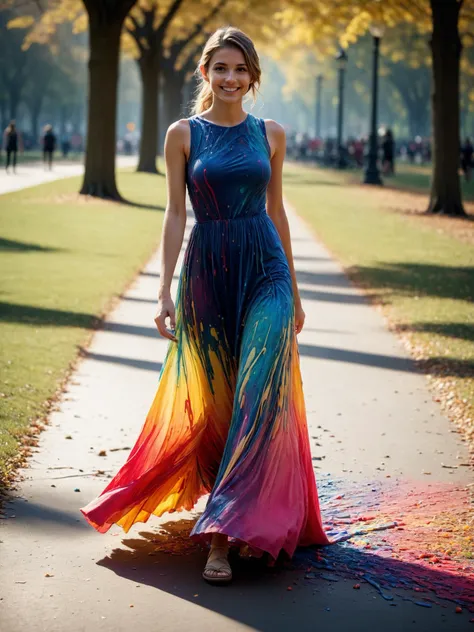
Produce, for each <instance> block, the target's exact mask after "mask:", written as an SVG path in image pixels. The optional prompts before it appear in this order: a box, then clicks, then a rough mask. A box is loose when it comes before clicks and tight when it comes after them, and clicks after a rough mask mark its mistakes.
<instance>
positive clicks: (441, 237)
mask: <svg viewBox="0 0 474 632" xmlns="http://www.w3.org/2000/svg"><path fill="white" fill-rule="evenodd" d="M346 182H347V175H345V174H338V173H337V172H333V171H327V170H320V169H315V168H306V167H302V166H296V165H294V164H290V165H286V168H285V173H284V191H285V196H286V198H287V199H288V201H289V202H290V203H291V205H292V206H293V207H294V208H295V209H296V211H297V212H298V214H299V215H300V216H301V217H302V218H303V219H305V220H306V221H307V223H308V224H309V225H310V226H311V228H312V229H313V230H314V233H315V234H316V235H317V236H318V237H319V238H320V239H321V241H322V242H323V243H324V244H325V245H326V246H327V247H328V248H329V250H330V251H332V253H333V254H334V255H335V256H336V257H337V258H338V259H339V260H340V261H341V263H342V264H343V265H344V266H345V268H346V269H347V270H348V272H349V274H350V275H351V276H352V278H354V279H356V280H357V281H359V282H360V283H361V284H362V285H363V286H365V287H367V288H368V289H369V290H371V292H373V293H375V295H376V296H377V297H378V299H379V301H381V302H384V303H385V304H386V310H387V312H386V313H387V315H388V316H389V318H390V319H391V321H392V322H393V323H394V324H396V325H397V326H398V328H399V329H400V330H402V331H404V332H406V333H407V335H408V337H409V339H410V341H411V343H412V344H413V345H414V346H415V347H416V348H417V349H418V350H419V349H421V350H422V352H421V354H419V355H421V358H422V359H423V361H424V368H425V370H426V371H427V372H430V373H432V374H435V375H437V376H440V377H441V376H444V377H452V378H453V380H454V382H455V389H456V392H457V394H458V396H459V398H460V399H461V400H462V399H466V400H467V406H470V407H471V408H472V409H474V309H473V300H474V248H473V246H472V243H462V242H461V241H459V240H457V239H456V238H455V237H454V236H450V235H449V234H447V233H446V232H444V233H441V232H440V231H439V230H438V228H439V227H435V226H431V225H430V224H429V222H426V221H423V222H420V221H416V220H414V219H413V218H411V219H408V218H407V217H405V216H403V215H401V214H398V213H394V212H390V211H388V210H384V209H382V207H381V199H382V198H381V196H380V193H379V191H374V190H372V189H370V188H367V187H359V186H351V187H348V186H346V185H345V183H346ZM392 195H393V193H392ZM458 221H462V220H458ZM466 226H468V227H469V226H472V223H471V222H467V223H466ZM465 404H466V403H465Z"/></svg>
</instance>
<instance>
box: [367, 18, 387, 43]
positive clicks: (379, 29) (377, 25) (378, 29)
mask: <svg viewBox="0 0 474 632" xmlns="http://www.w3.org/2000/svg"><path fill="white" fill-rule="evenodd" d="M369 31H370V33H371V35H372V36H373V37H377V38H379V39H380V38H381V37H383V36H384V33H385V24H384V23H383V22H381V21H378V20H374V21H373V22H371V24H370V26H369Z"/></svg>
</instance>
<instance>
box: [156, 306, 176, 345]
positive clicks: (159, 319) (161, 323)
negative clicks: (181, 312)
mask: <svg viewBox="0 0 474 632" xmlns="http://www.w3.org/2000/svg"><path fill="white" fill-rule="evenodd" d="M168 316H170V322H171V329H172V330H173V331H174V329H175V326H176V325H175V321H174V315H173V318H172V317H171V315H170V314H169V313H161V314H158V316H156V318H155V324H156V326H157V328H158V331H159V332H160V334H161V335H162V336H163V338H168V340H172V341H173V342H177V338H176V336H175V335H174V333H173V332H172V331H170V330H169V329H167V327H166V318H167V317H168Z"/></svg>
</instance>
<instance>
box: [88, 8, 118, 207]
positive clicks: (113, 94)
mask: <svg viewBox="0 0 474 632" xmlns="http://www.w3.org/2000/svg"><path fill="white" fill-rule="evenodd" d="M98 10H99V9H98ZM89 17H90V18H91V16H90V15H89ZM124 19H125V16H124V17H123V18H121V17H120V18H117V19H116V20H115V21H111V22H105V23H104V21H103V20H98V19H97V20H93V19H89V37H90V58H89V112H88V124H87V144H86V165H85V174H84V181H83V184H82V188H81V193H82V194H84V195H93V196H96V197H100V198H108V199H113V200H119V199H120V194H119V192H118V189H117V185H116V182H115V142H116V139H115V126H116V118H117V83H118V62H119V47H120V33H121V30H122V24H123V20H124Z"/></svg>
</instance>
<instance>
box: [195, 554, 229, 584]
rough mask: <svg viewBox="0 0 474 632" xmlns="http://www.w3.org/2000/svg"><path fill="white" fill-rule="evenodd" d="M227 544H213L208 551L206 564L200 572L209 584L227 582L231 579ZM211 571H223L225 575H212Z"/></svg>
mask: <svg viewBox="0 0 474 632" xmlns="http://www.w3.org/2000/svg"><path fill="white" fill-rule="evenodd" d="M228 550H229V549H228V547H227V546H213V547H211V550H210V552H209V557H208V558H207V562H206V566H205V568H204V571H203V573H202V576H203V579H205V580H206V581H207V582H209V583H210V584H228V583H229V582H231V581H232V569H231V567H230V564H229V560H228V559H227V553H228ZM209 572H211V573H225V575H214V574H212V575H211V574H209Z"/></svg>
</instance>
